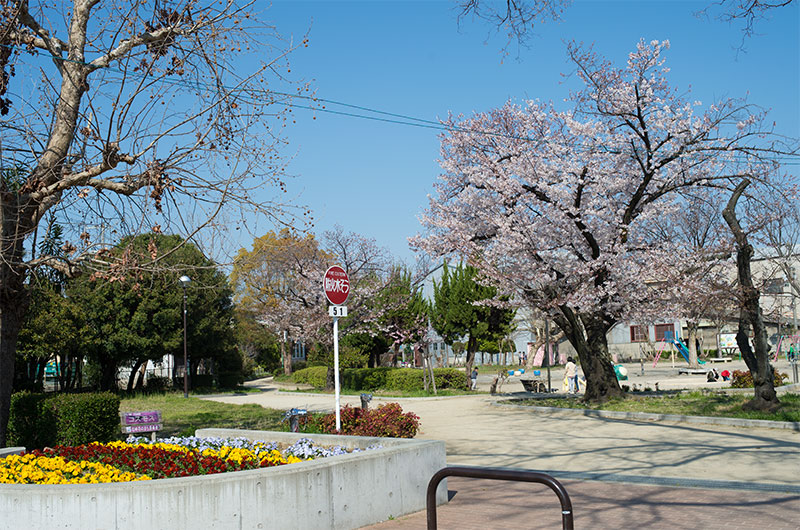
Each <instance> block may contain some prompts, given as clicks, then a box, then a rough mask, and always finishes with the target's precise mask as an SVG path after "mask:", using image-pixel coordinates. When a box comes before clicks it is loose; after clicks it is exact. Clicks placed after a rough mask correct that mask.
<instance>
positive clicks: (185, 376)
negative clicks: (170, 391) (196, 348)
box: [180, 275, 192, 398]
mask: <svg viewBox="0 0 800 530" xmlns="http://www.w3.org/2000/svg"><path fill="white" fill-rule="evenodd" d="M191 281H192V279H191V278H189V277H188V276H185V275H184V276H181V278H180V282H181V284H182V285H183V397H185V398H188V397H189V356H188V355H187V354H186V286H187V285H189V283H190V282H191Z"/></svg>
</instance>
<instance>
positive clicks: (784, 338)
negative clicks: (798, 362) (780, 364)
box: [772, 335, 800, 362]
mask: <svg viewBox="0 0 800 530" xmlns="http://www.w3.org/2000/svg"><path fill="white" fill-rule="evenodd" d="M789 341H791V345H790V346H789V350H788V351H787V352H786V359H787V360H789V361H791V360H792V359H796V358H797V343H798V342H800V335H781V336H780V337H778V346H777V347H776V348H775V355H773V356H772V362H775V361H777V360H778V357H779V356H780V354H781V346H783V345H784V343H785V342H789Z"/></svg>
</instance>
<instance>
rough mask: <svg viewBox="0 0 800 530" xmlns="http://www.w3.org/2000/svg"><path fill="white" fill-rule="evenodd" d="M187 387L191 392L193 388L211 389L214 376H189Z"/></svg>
mask: <svg viewBox="0 0 800 530" xmlns="http://www.w3.org/2000/svg"><path fill="white" fill-rule="evenodd" d="M189 385H190V386H191V388H192V389H193V390H194V389H195V388H211V387H212V386H214V376H212V375H211V374H194V375H189Z"/></svg>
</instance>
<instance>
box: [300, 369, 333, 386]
mask: <svg viewBox="0 0 800 530" xmlns="http://www.w3.org/2000/svg"><path fill="white" fill-rule="evenodd" d="M327 376H328V368H327V367H326V366H310V367H308V368H303V369H302V370H298V371H296V372H294V373H293V374H292V381H293V382H295V383H301V384H306V385H311V386H313V387H314V388H325V380H326V378H327Z"/></svg>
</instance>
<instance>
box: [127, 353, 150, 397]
mask: <svg viewBox="0 0 800 530" xmlns="http://www.w3.org/2000/svg"><path fill="white" fill-rule="evenodd" d="M146 362H147V359H136V362H135V363H134V364H133V366H132V367H131V373H130V375H129V376H128V392H130V391H131V390H133V388H134V384H135V383H136V376H137V375H138V373H139V368H140V367H141V366H142V363H146Z"/></svg>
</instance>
